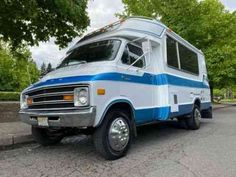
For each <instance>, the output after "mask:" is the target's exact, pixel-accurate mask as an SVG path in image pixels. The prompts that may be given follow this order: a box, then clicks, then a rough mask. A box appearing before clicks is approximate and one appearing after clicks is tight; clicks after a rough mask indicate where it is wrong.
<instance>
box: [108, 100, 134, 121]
mask: <svg viewBox="0 0 236 177" xmlns="http://www.w3.org/2000/svg"><path fill="white" fill-rule="evenodd" d="M112 109H122V110H124V111H126V112H127V113H128V115H129V117H130V118H134V115H133V109H132V107H131V106H130V104H128V103H124V102H121V103H115V104H113V105H112V106H111V107H109V109H108V110H107V112H109V111H110V110H112ZM107 112H106V113H107Z"/></svg>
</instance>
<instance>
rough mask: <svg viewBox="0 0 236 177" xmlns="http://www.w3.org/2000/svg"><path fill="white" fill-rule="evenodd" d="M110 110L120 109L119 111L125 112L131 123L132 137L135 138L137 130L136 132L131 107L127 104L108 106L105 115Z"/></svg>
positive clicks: (120, 103)
mask: <svg viewBox="0 0 236 177" xmlns="http://www.w3.org/2000/svg"><path fill="white" fill-rule="evenodd" d="M112 109H121V110H124V111H126V112H127V114H128V116H129V118H130V121H131V127H132V132H133V134H134V137H137V130H136V124H135V115H134V112H133V107H132V106H131V105H130V104H129V103H126V102H119V103H114V104H113V105H112V106H110V107H109V108H108V110H107V111H106V113H105V114H107V113H108V112H109V111H111V110H112ZM104 116H105V115H104ZM102 121H103V120H102ZM101 123H102V122H101Z"/></svg>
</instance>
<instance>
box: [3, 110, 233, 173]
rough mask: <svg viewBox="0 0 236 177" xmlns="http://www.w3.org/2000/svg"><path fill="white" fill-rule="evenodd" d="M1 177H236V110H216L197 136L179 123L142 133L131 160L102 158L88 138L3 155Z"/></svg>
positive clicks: (146, 127)
mask: <svg viewBox="0 0 236 177" xmlns="http://www.w3.org/2000/svg"><path fill="white" fill-rule="evenodd" d="M0 176H1V177H12V176H14V177H22V176H27V177H28V176H30V177H32V176H33V177H38V176H40V177H46V176H50V177H51V176H55V177H56V176H57V177H59V176H71V177H72V176H102V177H105V176H109V177H110V176H127V177H132V176H155V177H159V176H160V177H169V176H172V177H173V176H174V177H175V176H178V177H185V176H186V177H205V176H206V177H235V176H236V107H227V108H223V109H218V110H215V112H214V119H212V120H211V119H209V120H203V121H202V125H201V129H200V130H197V131H190V130H185V129H182V128H180V127H179V126H178V124H176V122H167V123H161V124H156V125H151V126H150V125H149V126H145V127H142V128H139V130H138V138H137V139H136V140H135V142H134V143H133V145H132V147H131V149H130V151H129V152H128V154H127V156H126V157H124V158H122V159H119V160H116V161H106V160H104V159H103V158H102V157H100V156H99V155H98V154H97V153H96V151H95V149H94V147H93V144H92V140H91V137H85V136H81V137H70V138H67V139H64V140H63V142H62V143H60V144H59V145H57V146H51V147H41V146H39V145H38V144H35V143H33V144H28V145H22V146H20V147H17V148H15V149H7V150H2V151H0Z"/></svg>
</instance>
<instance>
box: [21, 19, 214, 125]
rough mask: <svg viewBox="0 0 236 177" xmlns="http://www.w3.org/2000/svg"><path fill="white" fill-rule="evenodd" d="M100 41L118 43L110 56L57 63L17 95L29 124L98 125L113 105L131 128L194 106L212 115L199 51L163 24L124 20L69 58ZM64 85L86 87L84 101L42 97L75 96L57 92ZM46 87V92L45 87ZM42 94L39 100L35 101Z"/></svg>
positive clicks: (88, 38)
mask: <svg viewBox="0 0 236 177" xmlns="http://www.w3.org/2000/svg"><path fill="white" fill-rule="evenodd" d="M104 40H110V41H113V40H116V42H117V41H120V42H119V49H118V50H117V53H116V55H115V57H114V59H113V60H109V61H98V62H87V63H81V64H74V65H68V66H66V67H60V68H58V69H57V70H55V71H53V72H50V73H49V74H47V75H46V76H45V77H43V78H42V79H41V80H40V81H39V82H37V83H35V84H33V85H31V86H30V87H29V88H27V89H25V90H24V91H23V92H22V96H21V97H22V100H21V105H22V108H21V111H20V115H21V119H22V121H23V122H26V123H29V124H31V125H33V126H40V125H42V126H48V127H77V128H83V129H86V128H88V127H94V128H96V127H99V126H100V125H101V124H102V122H103V120H104V117H105V116H106V114H107V112H108V111H109V109H110V108H112V107H114V106H115V105H120V106H121V107H122V108H125V107H126V108H127V109H130V110H131V112H132V120H133V122H134V123H135V126H139V125H143V124H147V123H152V122H156V121H165V120H170V119H172V118H175V117H177V118H178V117H184V116H186V115H189V114H191V113H192V110H193V107H194V105H197V106H198V107H199V108H200V110H201V112H202V113H203V112H204V111H208V112H209V113H211V107H212V105H211V96H210V89H209V83H208V79H207V70H206V64H205V58H204V55H203V53H202V52H201V51H200V50H198V49H197V48H196V47H194V46H193V45H191V44H190V43H189V42H187V41H186V40H184V39H183V38H181V37H180V36H179V35H177V34H176V33H174V32H173V31H171V30H170V29H169V28H168V27H166V26H165V25H164V24H162V23H161V22H159V21H157V20H151V19H147V18H139V17H133V18H128V19H126V20H122V21H120V22H117V23H114V24H111V25H109V26H106V27H104V28H103V29H100V30H98V31H95V32H94V33H92V34H88V35H87V36H85V37H84V38H82V39H81V40H80V41H79V42H78V43H77V44H76V45H75V46H73V47H72V48H71V49H70V50H69V51H68V52H67V56H68V55H70V54H71V53H72V52H73V51H74V50H76V49H77V48H79V47H81V46H85V45H87V44H91V43H94V42H99V41H104ZM127 44H128V47H127ZM137 47H138V48H139V49H138V48H137ZM131 49H132V50H134V51H137V53H139V54H140V56H135V55H136V54H137V53H136V54H134V53H135V52H134V53H132V52H130V51H131ZM125 50H127V51H128V53H129V59H130V58H131V57H132V55H133V56H134V57H133V58H135V57H136V59H138V57H139V59H138V60H139V61H138V62H137V63H139V64H137V63H136V64H133V65H130V64H131V63H130V61H129V63H128V61H126V59H124V61H123V59H122V57H123V55H124V51H125ZM141 55H143V57H142V56H141ZM140 57H141V58H142V59H140ZM188 57H189V58H191V59H192V62H191V59H190V60H189V59H188ZM130 60H131V59H130ZM140 60H142V62H140ZM189 61H190V62H189ZM67 87H73V89H74V88H77V87H86V89H87V91H88V98H87V99H89V100H88V105H87V106H81V107H80V106H74V105H73V104H74V102H73V101H72V102H70V106H68V105H66V107H63V106H62V105H63V104H67V102H66V100H64V101H63V100H56V99H57V98H56V97H55V101H54V100H50V99H45V98H46V97H47V96H53V95H57V94H58V95H62V94H72V95H73V94H74V90H70V91H72V92H68V93H67V92H66V91H62V92H61V91H60V89H61V88H67ZM48 89H49V90H50V89H51V90H50V92H49V91H45V90H48ZM53 89H54V90H53ZM58 89H59V90H58ZM100 92H101V93H100ZM73 96H74V95H73ZM30 97H32V99H31V100H30V101H29V102H28V103H27V100H29V99H30ZM40 97H42V98H43V99H41V100H40V99H39V101H37V100H36V99H35V98H40ZM62 103H63V104H62ZM27 104H29V105H27ZM68 104H69V103H68ZM51 105H53V106H51ZM208 115H209V114H208ZM38 117H44V118H46V119H45V120H43V121H44V123H43V122H41V124H39V120H37V118H38ZM51 117H52V119H51ZM45 121H46V122H45Z"/></svg>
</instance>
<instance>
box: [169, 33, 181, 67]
mask: <svg viewBox="0 0 236 177" xmlns="http://www.w3.org/2000/svg"><path fill="white" fill-rule="evenodd" d="M167 37H169V38H171V39H172V40H173V41H175V48H176V52H177V53H176V54H177V61H178V67H175V66H171V65H169V64H168V53H167V52H168V51H167ZM177 43H178V42H177V41H176V40H175V39H174V38H172V37H170V36H169V35H166V64H167V66H168V67H169V68H173V69H176V70H180V59H179V50H178V48H177Z"/></svg>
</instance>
